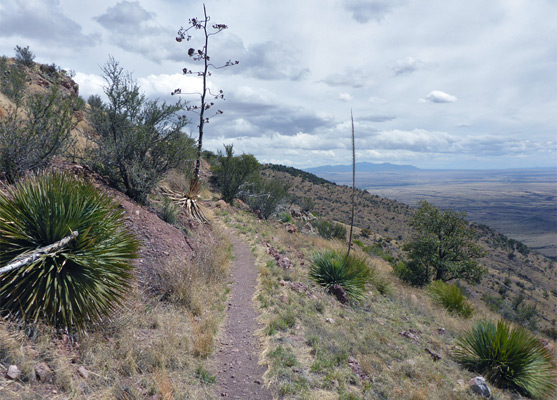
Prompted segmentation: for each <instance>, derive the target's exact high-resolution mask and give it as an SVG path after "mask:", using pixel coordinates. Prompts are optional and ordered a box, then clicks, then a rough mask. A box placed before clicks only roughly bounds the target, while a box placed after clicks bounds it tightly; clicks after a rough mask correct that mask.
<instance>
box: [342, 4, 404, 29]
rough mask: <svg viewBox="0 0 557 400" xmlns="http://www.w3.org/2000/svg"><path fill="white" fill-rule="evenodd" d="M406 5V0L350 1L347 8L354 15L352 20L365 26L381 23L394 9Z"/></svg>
mask: <svg viewBox="0 0 557 400" xmlns="http://www.w3.org/2000/svg"><path fill="white" fill-rule="evenodd" d="M404 3H406V1H404V0H349V1H347V2H346V3H345V6H344V7H345V8H346V9H347V10H348V11H350V12H351V13H352V18H354V19H355V20H356V21H357V22H359V23H361V24H363V23H366V22H369V21H370V20H373V21H381V20H382V19H383V18H384V17H385V15H387V14H388V13H390V12H391V11H392V10H393V8H395V7H398V6H401V5H403V4H404Z"/></svg>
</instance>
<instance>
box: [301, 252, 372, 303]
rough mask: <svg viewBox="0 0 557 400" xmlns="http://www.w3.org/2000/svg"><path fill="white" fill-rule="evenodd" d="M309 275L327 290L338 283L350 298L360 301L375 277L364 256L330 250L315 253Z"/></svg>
mask: <svg viewBox="0 0 557 400" xmlns="http://www.w3.org/2000/svg"><path fill="white" fill-rule="evenodd" d="M309 276H310V278H311V279H313V281H315V282H316V283H317V284H318V285H321V286H323V287H325V288H326V289H327V290H329V289H330V288H331V287H332V286H333V285H335V284H338V285H340V286H342V288H343V289H344V291H345V292H346V294H347V295H348V297H349V298H350V300H353V301H360V300H362V299H363V297H364V292H365V288H366V285H367V284H369V283H370V282H371V280H372V278H373V271H372V270H371V269H370V267H369V266H368V265H367V263H366V261H365V260H364V259H362V258H359V257H357V256H354V255H350V256H348V257H346V255H345V254H342V253H339V252H335V251H330V250H328V251H323V252H319V253H316V254H314V255H313V257H312V265H311V267H310V270H309Z"/></svg>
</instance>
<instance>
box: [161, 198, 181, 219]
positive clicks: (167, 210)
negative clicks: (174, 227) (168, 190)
mask: <svg viewBox="0 0 557 400" xmlns="http://www.w3.org/2000/svg"><path fill="white" fill-rule="evenodd" d="M179 211H180V210H179V208H178V206H177V205H175V204H174V203H173V202H172V200H170V199H169V198H168V197H165V198H164V200H163V203H162V210H161V213H160V216H161V219H162V220H163V221H164V222H168V223H169V224H175V223H176V221H177V219H178V212H179Z"/></svg>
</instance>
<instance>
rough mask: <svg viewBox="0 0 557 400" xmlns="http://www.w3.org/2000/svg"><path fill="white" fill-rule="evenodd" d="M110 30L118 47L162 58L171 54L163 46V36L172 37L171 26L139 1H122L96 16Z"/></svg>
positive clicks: (157, 59)
mask: <svg viewBox="0 0 557 400" xmlns="http://www.w3.org/2000/svg"><path fill="white" fill-rule="evenodd" d="M94 19H95V20H96V21H97V22H98V23H99V24H100V25H101V26H103V27H104V28H105V29H106V30H108V31H109V32H110V38H111V40H112V41H113V42H114V44H116V45H117V46H118V47H120V48H122V49H124V50H127V51H129V52H131V53H138V54H141V55H143V56H145V57H147V58H149V59H151V60H153V61H156V62H161V61H162V60H163V59H167V58H168V57H169V50H168V49H167V48H164V47H161V46H160V43H161V42H162V40H161V37H163V38H164V40H166V38H167V37H172V36H171V35H172V33H171V30H170V29H166V28H163V27H162V26H161V25H160V24H159V23H158V22H157V19H156V14H155V13H153V12H150V11H147V10H146V9H144V8H143V7H142V6H141V4H140V3H139V2H138V1H121V2H119V3H117V4H116V5H115V6H113V7H109V8H108V9H107V10H106V11H105V13H104V14H102V15H99V16H97V17H95V18H94Z"/></svg>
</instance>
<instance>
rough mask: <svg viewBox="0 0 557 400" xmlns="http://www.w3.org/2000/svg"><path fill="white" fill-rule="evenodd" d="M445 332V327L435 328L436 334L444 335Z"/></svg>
mask: <svg viewBox="0 0 557 400" xmlns="http://www.w3.org/2000/svg"><path fill="white" fill-rule="evenodd" d="M445 333H447V331H446V330H445V328H437V334H438V335H444V334H445Z"/></svg>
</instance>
